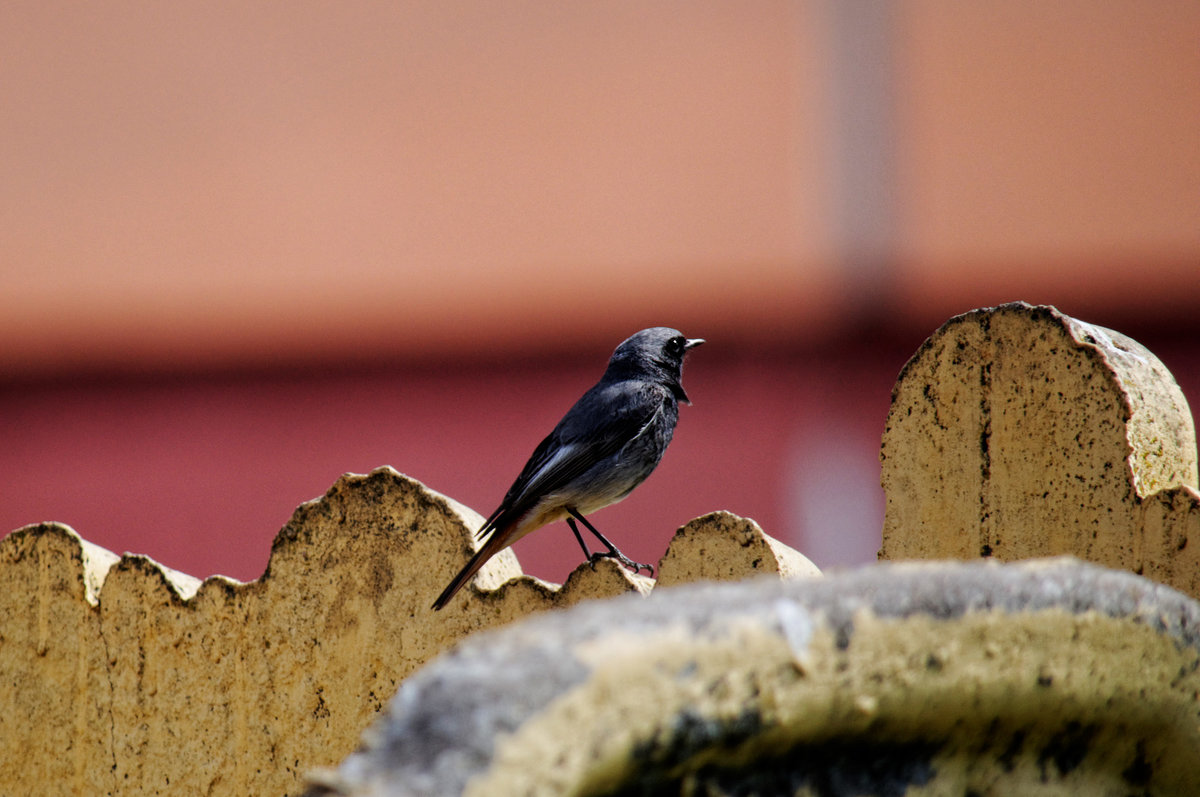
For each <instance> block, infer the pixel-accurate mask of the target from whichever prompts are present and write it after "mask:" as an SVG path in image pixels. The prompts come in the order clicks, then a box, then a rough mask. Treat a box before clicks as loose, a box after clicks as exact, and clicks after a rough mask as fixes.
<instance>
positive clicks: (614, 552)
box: [567, 507, 654, 575]
mask: <svg viewBox="0 0 1200 797" xmlns="http://www.w3.org/2000/svg"><path fill="white" fill-rule="evenodd" d="M567 513H568V514H570V515H571V517H573V518H575V519H576V520H578V521H579V522H580V523H582V524H583V525H585V526H587V530H588V531H590V532H591V533H592V534H595V535H596V539H598V540H600V542H602V543H603V544H604V547H605V548H607V549H608V551H607V552H601V551H597V552H596V553H594V554H591V555H589V556H588V562H589V563H592V564H593V565H594V564H595V562H596V560H598V559H616V560H617V561H618V562H620V563H621V564H623V565H625V566H626V567H628V568H629V569H630V570H632V571H633V572H635V573H640V572H641V569H642V568H643V567H644V568H646V572H647V573H649V574H651V575H654V566H653V565H647V564H643V563H641V562H635V561H633V560H632V559H630V558H629V557H628V556H626V555H625V554H623V553H621V552H620V551H619V550H618V549H617V546H615V545H613V544H612V543H611V542H609V541H608V540H607V539H606V538H605V536H604V535H603V534H601V533H600V532H599V531H597V530H596V527H595V526H593V525H592V524H591V523H589V522H588V520H587V518H585V517H584V516H583V515H581V514H579V512H578V511H577V510H575V509H574V508H572V507H567ZM567 523H570V524H571V530H572V531H574V532H575V536H576V537H578V536H579V531H578V530H577V529H576V528H575V524H574V523H571V521H570V520H568V521H567ZM579 544H580V545H583V540H582V539H580V541H579ZM584 550H585V551H586V550H587V548H586V547H585V548H584Z"/></svg>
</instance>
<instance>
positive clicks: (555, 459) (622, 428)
mask: <svg viewBox="0 0 1200 797" xmlns="http://www.w3.org/2000/svg"><path fill="white" fill-rule="evenodd" d="M631 387H632V388H635V389H634V390H630V388H631ZM669 396H670V394H669V392H668V391H667V390H666V389H665V388H663V387H662V386H661V385H657V384H653V383H645V382H643V383H631V382H613V383H608V384H605V383H601V384H598V385H596V386H595V387H593V388H592V389H591V390H589V391H588V392H587V393H585V394H584V395H583V397H582V398H580V399H579V401H577V402H576V403H575V406H573V407H572V408H571V409H570V410H569V411H568V412H567V414H566V415H564V416H563V419H562V420H561V421H559V423H558V426H556V427H554V431H552V432H551V433H550V434H549V435H547V436H546V439H545V440H543V441H542V442H541V443H540V444H539V445H538V447H537V448H536V449H535V450H534V452H533V454H532V456H530V457H529V461H528V462H526V463H525V467H524V468H523V469H522V470H521V473H520V475H519V476H517V479H516V481H514V482H513V484H512V487H510V488H508V492H507V493H506V494H505V496H504V500H503V501H501V502H500V506H499V507H497V508H496V511H495V512H493V513H492V514H491V517H489V518H488V519H487V522H486V523H484V525H483V527H482V528H481V529H480V530H479V535H478V536H479V537H481V538H482V537H485V536H487V535H488V534H490V533H491V532H492V531H494V530H495V529H496V528H500V527H504V526H505V525H507V523H508V522H509V521H510V520H515V519H516V518H519V517H520V516H521V515H523V514H524V513H525V512H528V511H529V510H530V509H531V508H532V507H533V506H534V505H535V504H536V503H537V502H538V501H539V500H540V499H541V498H542V497H543V496H545V495H547V494H549V493H553V492H555V491H557V490H559V489H561V488H563V487H565V486H566V485H568V484H570V483H571V481H572V480H574V479H575V478H577V477H578V476H581V475H582V474H583V473H585V472H586V471H587V470H588V469H589V468H591V467H592V466H593V465H595V464H596V463H597V462H599V461H601V460H603V459H605V458H607V457H610V456H612V455H613V454H615V453H616V452H617V451H619V450H620V449H621V447H622V446H624V445H625V444H626V443H628V442H629V441H630V440H632V439H634V438H635V437H637V435H638V434H639V433H640V432H641V431H642V430H643V429H644V428H645V427H646V425H647V424H648V423H650V422H651V421H652V420H653V419H654V418H655V417H656V416H657V415H658V414H659V413H661V412H662V411H663V402H664V401H666V400H668V397H669Z"/></svg>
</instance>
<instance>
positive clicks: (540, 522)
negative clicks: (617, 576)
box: [433, 327, 704, 609]
mask: <svg viewBox="0 0 1200 797" xmlns="http://www.w3.org/2000/svg"><path fill="white" fill-rule="evenodd" d="M703 342H704V341H703V340H702V339H700V338H692V339H690V340H689V339H688V338H685V337H684V336H683V335H681V334H680V333H679V331H678V330H675V329H670V328H668V327H654V328H652V329H643V330H642V331H641V332H638V333H637V334H635V335H633V336H632V337H630V338H628V339H627V340H625V342H623V343H622V344H621V345H620V346H618V347H617V348H616V351H614V352H613V355H612V359H610V360H609V361H608V368H607V369H606V370H605V372H604V376H602V377H600V381H599V382H597V383H596V384H595V386H594V387H592V389H591V390H589V391H588V392H586V393H584V394H583V397H582V398H580V399H579V401H577V402H575V406H573V407H571V409H570V410H568V411H567V414H566V415H564V416H563V419H562V420H561V421H559V422H558V426H555V427H554V431H552V432H551V433H550V434H549V435H548V436H547V437H546V439H545V440H543V441H542V442H541V444H540V445H539V446H538V447H537V450H535V451H534V452H533V456H531V457H530V458H529V461H528V462H526V463H525V467H524V469H523V470H522V471H521V475H520V476H518V477H517V480H516V481H515V482H513V485H512V487H510V488H508V493H507V494H505V496H504V500H503V501H501V502H500V506H499V507H497V508H496V511H495V512H493V513H492V514H491V517H489V518H488V519H487V522H486V523H484V524H483V527H482V528H481V529H480V530H479V533H478V536H479V538H480V539H482V540H484V544H483V547H482V548H480V549H479V551H477V552H476V553H475V555H474V556H472V557H471V560H470V561H469V562H467V564H466V566H465V567H464V568H463V569H462V570H461V571H460V572H459V574H458V575H457V576H455V577H454V580H453V581H451V582H450V585H449V586H447V587H446V589H445V590H444V591H443V592H442V594H441V595H439V596H438V599H437V600H436V601H434V603H433V608H434V609H441V608H442V607H443V606H445V605H446V604H447V603H448V602H449V601H450V599H451V598H453V597H454V594H455V593H456V592H458V591H459V590H460V589H462V587H463V585H464V584H466V583H467V582H468V581H469V580H470V579H471V577H472V576H474V575H475V573H476V572H477V571H478V570H479V568H480V567H482V566H483V563H484V562H486V561H487V560H488V559H491V558H492V557H493V556H495V555H496V554H497V553H499V552H500V551H502V550H504V549H505V548H507V547H508V546H510V545H512V544H513V543H514V542H516V541H517V540H519V539H521V538H522V537H524V536H525V535H526V534H528V533H529V532H531V531H535V530H536V529H540V528H541V527H542V526H545V525H546V524H548V523H553V522H554V521H556V520H562V519H564V518H565V519H566V521H567V525H568V526H570V527H571V531H572V532H573V533H574V534H575V539H576V540H578V541H579V546H580V547H581V548H583V555H584V556H585V557H587V560H588V562H591V563H592V564H595V562H596V561H597V560H599V559H602V558H605V557H611V558H613V559H616V560H617V561H619V562H621V564H623V565H625V566H626V567H628V568H630V569H631V570H633V572H635V573H636V572H638V571H639V570H641V568H643V567H644V568H646V569H647V570H649V571H650V572H654V568H653V567H651V566H650V565H646V564H641V563H638V562H634V561H633V560H631V559H630V558H629V557H627V556H625V554H623V553H621V552H620V551H619V550H617V547H616V546H615V545H613V544H612V543H611V542H609V541H608V540H607V539H605V537H604V535H603V534H601V533H600V532H599V531H597V530H596V528H595V527H594V526H593V525H592V524H591V523H589V522H588V520H587V519H586V518H585V517H584V516H585V515H588V514H591V513H592V512H595V511H596V510H597V509H602V508H603V507H606V506H608V505H609V504H615V503H616V502H617V501H620V500H621V499H622V498H624V497H625V496H627V495H629V493H630V491H632V490H633V488H634V487H637V486H638V485H639V484H641V483H642V482H643V481H644V480H645V478H646V477H647V476H649V475H650V473H651V471H653V470H654V468H655V467H657V465H658V462H659V460H661V459H662V455H663V452H664V451H666V450H667V444H668V443H670V442H671V435H672V434H673V433H674V432H675V422H676V421H677V420H679V402H680V401H683V402H686V403H688V404H690V403H691V402H690V401H688V397H687V393H684V392H683V386H682V385H681V384H680V383H679V381H680V378H681V376H682V374H683V355H684V354H686V353H687V351H688V349H691V348H694V347H696V346H699V345H700V344H701V343H703ZM576 520H578V521H579V522H580V523H582V524H583V525H584V526H585V527H587V529H588V531H590V532H591V533H592V534H594V535H596V538H597V539H598V540H600V542H601V544H603V545H604V547H605V548H606V549H607V550H606V551H600V552H596V553H590V552H589V551H588V547H587V545H586V544H585V543H584V541H583V537H582V536H581V535H580V533H579V528H578V527H577V526H576V525H575V521H576Z"/></svg>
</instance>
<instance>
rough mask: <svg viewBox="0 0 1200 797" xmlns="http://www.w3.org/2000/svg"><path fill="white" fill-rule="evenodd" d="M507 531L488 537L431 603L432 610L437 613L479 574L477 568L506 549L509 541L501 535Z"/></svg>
mask: <svg viewBox="0 0 1200 797" xmlns="http://www.w3.org/2000/svg"><path fill="white" fill-rule="evenodd" d="M506 531H508V529H496V530H495V531H493V532H492V534H491V536H489V537H488V541H487V542H486V543H484V545H483V547H482V548H480V549H479V550H478V551H476V552H475V555H474V556H472V557H471V559H470V561H468V562H467V564H466V565H465V566H464V567H463V569H462V570H460V571H458V575H457V576H455V577H454V579H453V580H452V581H451V582H450V584H449V586H447V587H446V588H445V589H444V590H442V594H441V595H438V599H437V600H435V601H434V602H433V610H434V611H438V610H440V609H441V608H442V607H443V606H445V605H446V604H447V603H449V602H450V599H451V598H453V597H454V595H455V593H456V592H458V591H459V590H460V589H462V588H463V587H464V586H465V585H466V583H467V582H468V581H470V580H471V578H472V577H473V576H474V575H475V574H476V573H478V572H479V568H481V567H483V564H484V562H486V561H487V560H488V559H491V558H492V557H493V556H495V555H496V554H498V553H500V551H502V550H503V549H504V548H506V547H508V543H509V542H510V541H511V540H506V538H507V537H508V534H506V533H503V532H506Z"/></svg>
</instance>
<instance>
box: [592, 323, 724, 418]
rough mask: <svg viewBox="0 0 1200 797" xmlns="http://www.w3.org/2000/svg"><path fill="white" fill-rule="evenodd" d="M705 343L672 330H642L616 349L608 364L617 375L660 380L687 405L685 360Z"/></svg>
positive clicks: (665, 328) (652, 328) (668, 328)
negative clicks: (684, 376) (684, 381)
mask: <svg viewBox="0 0 1200 797" xmlns="http://www.w3.org/2000/svg"><path fill="white" fill-rule="evenodd" d="M702 343H704V339H703V338H686V337H684V336H683V334H682V333H681V332H680V331H679V330H678V329H671V328H670V327H651V328H650V329H643V330H642V331H641V332H637V333H634V334H633V335H631V336H629V337H628V338H626V339H625V340H624V341H623V342H622V343H621V345H620V346H617V348H616V351H614V352H613V355H612V359H611V360H609V362H608V371H609V373H611V374H614V375H618V374H620V375H624V374H631V375H632V374H636V375H645V376H650V377H653V378H656V379H659V380H661V381H662V382H663V383H665V384H666V385H667V386H668V387H670V388H671V391H672V392H673V393H674V394H675V398H677V399H678V400H680V401H688V397H687V394H686V393H684V392H683V386H682V385H681V384H680V380H681V379H682V378H683V357H684V355H685V354H687V353H688V351H689V350H691V349H694V348H696V347H697V346H699V345H700V344H702ZM689 403H690V402H689Z"/></svg>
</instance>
